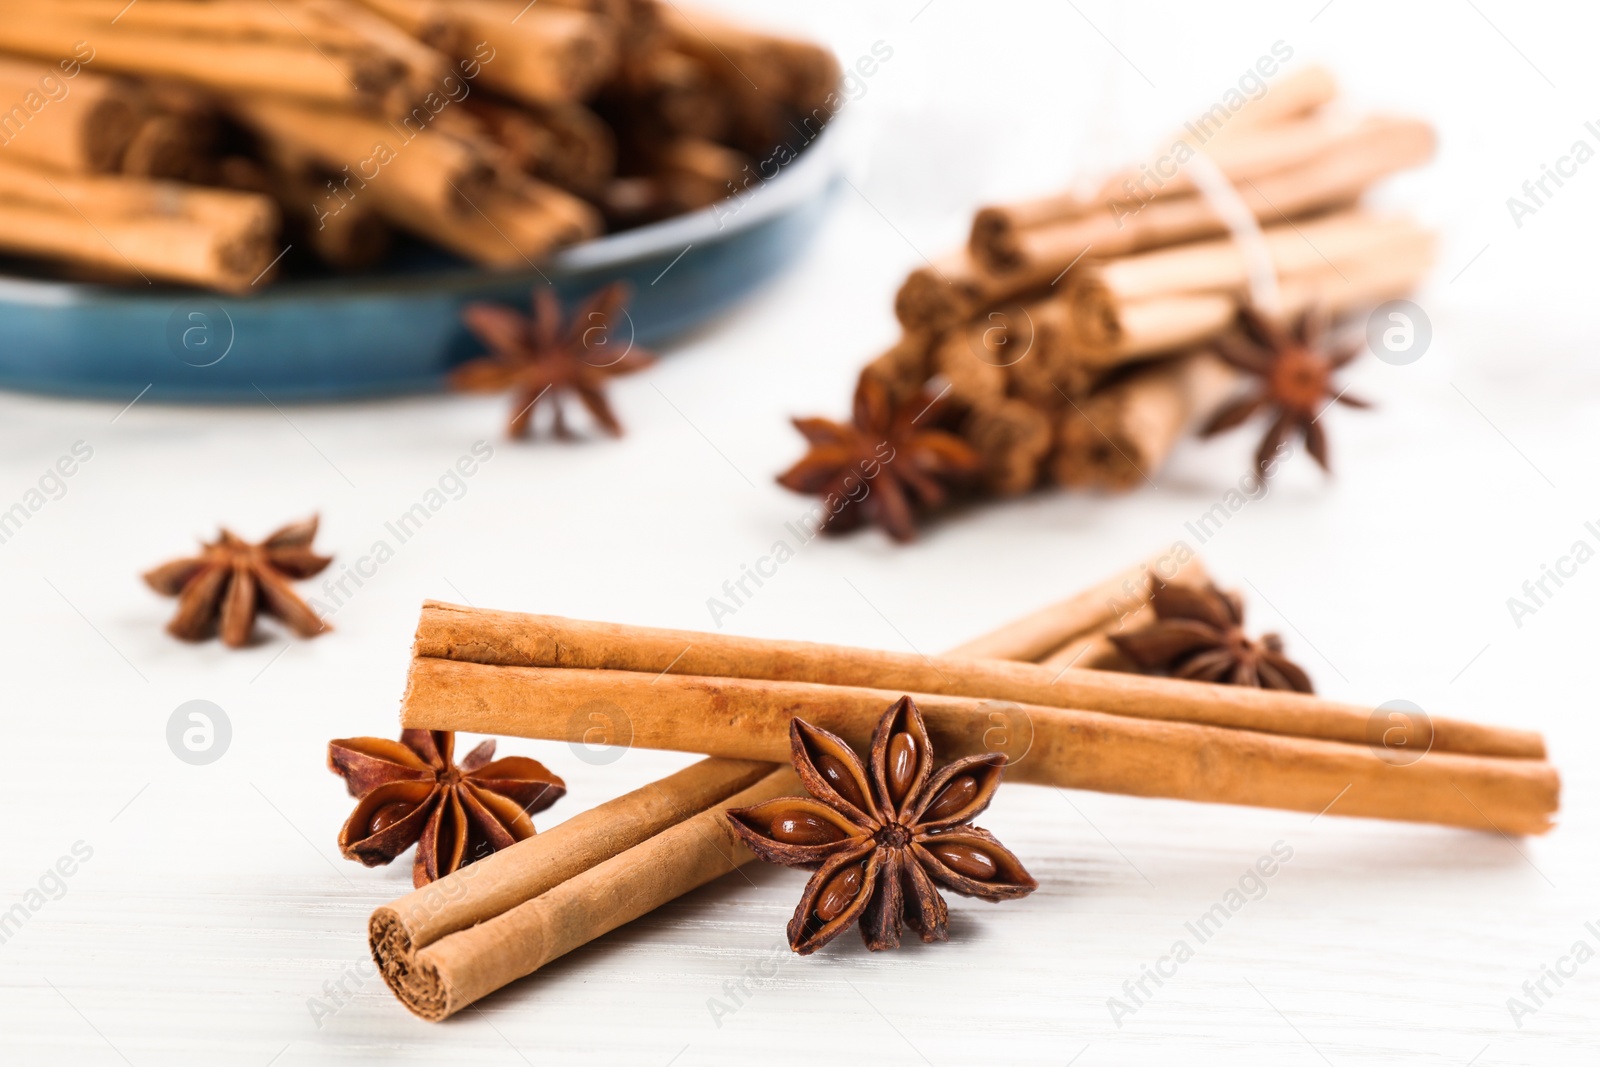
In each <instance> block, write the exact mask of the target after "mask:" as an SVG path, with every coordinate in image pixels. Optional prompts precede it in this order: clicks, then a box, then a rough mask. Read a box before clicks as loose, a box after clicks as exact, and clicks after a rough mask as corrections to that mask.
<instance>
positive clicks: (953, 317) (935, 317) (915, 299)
mask: <svg viewBox="0 0 1600 1067" xmlns="http://www.w3.org/2000/svg"><path fill="white" fill-rule="evenodd" d="M1060 274H1061V270H1060V269H1059V268H1057V269H1055V270H1051V269H1049V264H1045V265H1044V266H1043V267H1040V268H1037V269H1023V270H1016V271H1011V272H1009V273H1005V274H1002V273H998V272H995V271H990V270H988V269H987V268H985V267H983V266H982V265H981V264H980V263H979V262H978V261H977V260H975V259H974V258H972V256H971V255H969V254H968V252H967V250H966V249H964V248H963V249H958V250H957V251H955V252H951V253H949V254H948V255H945V256H941V257H940V258H939V259H937V260H935V261H934V262H933V263H932V264H930V265H928V266H925V267H918V268H917V269H916V270H914V271H912V272H911V273H910V274H909V275H908V276H907V277H906V280H905V282H904V283H902V284H901V286H900V290H899V292H897V293H896V294H895V298H894V313H895V317H896V318H898V319H899V320H900V325H901V326H903V327H905V328H906V329H907V330H914V331H917V332H922V333H942V332H944V331H946V330H949V329H952V328H954V327H956V326H958V325H960V324H962V323H965V322H969V321H971V320H972V319H973V318H975V317H976V316H977V315H978V313H979V312H980V311H982V310H984V309H985V308H988V307H991V306H993V305H995V304H1000V303H1003V302H1006V301H1011V300H1021V299H1028V298H1034V297H1037V296H1039V295H1042V294H1043V293H1044V292H1045V291H1047V290H1048V289H1049V288H1050V285H1051V283H1052V282H1053V281H1055V280H1056V278H1057V276H1058V275H1060Z"/></svg>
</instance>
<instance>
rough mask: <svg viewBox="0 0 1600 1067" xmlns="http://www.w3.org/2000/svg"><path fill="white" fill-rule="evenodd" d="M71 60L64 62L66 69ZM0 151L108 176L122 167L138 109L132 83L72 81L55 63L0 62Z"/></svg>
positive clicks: (82, 74)
mask: <svg viewBox="0 0 1600 1067" xmlns="http://www.w3.org/2000/svg"><path fill="white" fill-rule="evenodd" d="M70 64H71V61H69V65H70ZM0 108H8V109H9V110H3V111H0V152H4V153H5V158H7V159H10V160H14V161H18V162H26V163H33V164H39V165H43V166H46V167H50V168H53V169H55V170H62V171H67V172H69V173H73V174H99V173H110V172H112V171H115V170H117V169H118V167H119V166H120V165H121V163H122V156H123V153H124V152H125V151H126V150H127V147H128V142H129V141H130V140H131V139H132V138H133V135H134V132H135V130H136V129H137V127H138V124H139V116H140V112H141V110H142V104H141V97H140V94H139V90H138V89H137V87H135V86H134V85H133V83H131V82H129V81H127V80H126V79H122V78H110V77H105V76H103V75H99V74H91V73H89V72H88V71H85V70H83V69H81V67H79V68H78V69H77V73H76V74H75V75H74V76H73V77H70V78H69V77H67V76H66V75H65V73H64V71H63V70H62V69H61V68H60V67H59V66H58V65H56V64H54V63H34V62H31V61H28V60H22V59H14V58H9V57H0Z"/></svg>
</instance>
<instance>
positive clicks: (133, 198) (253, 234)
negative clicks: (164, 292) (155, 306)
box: [0, 157, 280, 292]
mask: <svg viewBox="0 0 1600 1067" xmlns="http://www.w3.org/2000/svg"><path fill="white" fill-rule="evenodd" d="M277 230H278V213H277V209H276V208H275V207H274V205H273V203H272V201H271V200H269V199H267V198H266V197H264V196H257V195H255V194H252V193H242V192H233V191H230V190H221V189H203V188H200V187H197V186H190V185H178V184H176V183H172V182H153V181H146V180H143V179H138V178H127V177H120V176H95V177H81V176H73V175H65V174H54V175H47V174H44V173H41V172H37V171H33V170H31V169H29V168H26V167H18V166H16V165H14V164H12V163H9V162H5V161H4V159H3V157H0V247H3V248H5V249H7V250H9V251H13V252H19V253H25V254H28V255H37V256H42V257H45V258H48V259H54V260H59V261H62V262H64V263H69V264H75V265H79V266H84V267H90V268H93V269H95V270H99V271H104V272H109V273H111V274H115V275H118V276H123V277H129V278H133V279H137V280H139V281H149V280H151V279H161V280H165V281H177V282H185V283H188V284H191V285H203V286H210V287H212V288H217V289H226V290H229V291H234V292H242V291H245V290H247V289H249V288H250V287H251V285H252V284H253V283H254V282H256V281H258V280H265V279H264V277H263V272H264V271H266V270H267V269H268V267H269V266H270V265H271V264H272V261H273V257H275V256H276V255H277V254H278V252H279V251H280V249H279V248H278V247H277V246H276V244H275V236H276V234H277Z"/></svg>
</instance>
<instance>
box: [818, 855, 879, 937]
mask: <svg viewBox="0 0 1600 1067" xmlns="http://www.w3.org/2000/svg"><path fill="white" fill-rule="evenodd" d="M866 869H867V867H866V864H864V863H857V864H853V865H851V866H849V867H846V868H845V869H844V870H842V871H840V872H839V873H838V874H836V875H834V876H833V877H832V878H830V879H828V884H827V885H825V886H823V888H822V892H820V893H818V894H817V906H816V907H815V908H813V909H812V910H813V911H814V912H815V913H816V916H817V918H818V919H820V920H821V921H823V922H825V923H830V922H832V921H833V920H835V919H837V918H838V917H839V916H840V915H842V914H844V910H845V909H846V908H848V907H849V906H850V902H851V901H853V900H855V899H856V896H857V895H858V894H859V893H860V892H861V879H862V876H863V875H864V874H865V873H866Z"/></svg>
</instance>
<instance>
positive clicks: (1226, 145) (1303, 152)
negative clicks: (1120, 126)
mask: <svg viewBox="0 0 1600 1067" xmlns="http://www.w3.org/2000/svg"><path fill="white" fill-rule="evenodd" d="M1397 121H1401V120H1398V119H1396V118H1394V117H1392V116H1384V115H1369V116H1365V117H1362V118H1359V119H1356V118H1350V117H1348V116H1338V115H1308V116H1304V117H1301V118H1296V119H1292V120H1290V121H1288V122H1283V123H1271V124H1265V125H1250V126H1246V127H1243V128H1239V127H1235V126H1228V127H1224V129H1223V130H1222V133H1221V134H1220V135H1219V136H1217V137H1215V138H1213V139H1212V140H1210V141H1209V142H1206V143H1204V144H1203V145H1201V146H1200V147H1199V148H1198V151H1201V152H1204V153H1205V155H1206V156H1208V157H1209V158H1210V159H1211V162H1212V163H1213V164H1215V165H1216V167H1217V169H1218V170H1220V171H1221V172H1222V174H1223V176H1224V177H1226V178H1227V179H1228V180H1229V181H1231V182H1233V183H1234V184H1235V185H1242V184H1244V183H1246V182H1251V181H1259V180H1261V179H1262V178H1263V177H1266V176H1267V175H1270V174H1277V173H1279V172H1281V171H1284V170H1290V169H1292V168H1294V167H1298V166H1303V165H1305V164H1307V163H1310V162H1311V161H1313V160H1315V159H1317V158H1319V157H1324V156H1329V155H1332V154H1335V153H1338V152H1342V151H1345V150H1347V149H1350V148H1355V149H1357V150H1359V149H1360V146H1361V144H1362V142H1363V140H1364V139H1365V138H1367V137H1369V136H1371V135H1372V134H1373V133H1375V132H1376V131H1378V130H1380V129H1383V128H1384V127H1386V126H1390V125H1393V124H1394V123H1395V122H1397ZM1191 143H1192V141H1191ZM1141 177H1142V175H1140V174H1139V173H1137V172H1134V171H1127V172H1124V173H1122V174H1118V175H1116V176H1114V177H1112V178H1110V179H1108V180H1107V181H1106V182H1105V184H1103V185H1102V186H1101V187H1100V189H1099V191H1098V192H1097V193H1095V194H1094V195H1093V197H1086V198H1085V199H1086V200H1088V201H1089V202H1090V205H1091V206H1093V205H1101V204H1105V203H1106V202H1107V201H1110V200H1120V199H1123V198H1126V197H1129V196H1137V197H1139V198H1140V199H1148V198H1150V197H1157V198H1159V197H1171V196H1182V195H1187V194H1190V193H1193V192H1195V191H1196V188H1195V184H1194V177H1193V173H1192V172H1191V171H1190V170H1189V169H1188V168H1187V167H1184V166H1181V165H1180V166H1179V167H1178V168H1177V173H1176V174H1174V175H1172V176H1171V177H1167V178H1160V179H1156V180H1152V179H1150V178H1148V177H1146V178H1145V180H1144V181H1143V182H1142V183H1141V182H1140V180H1139V179H1140V178H1141Z"/></svg>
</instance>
